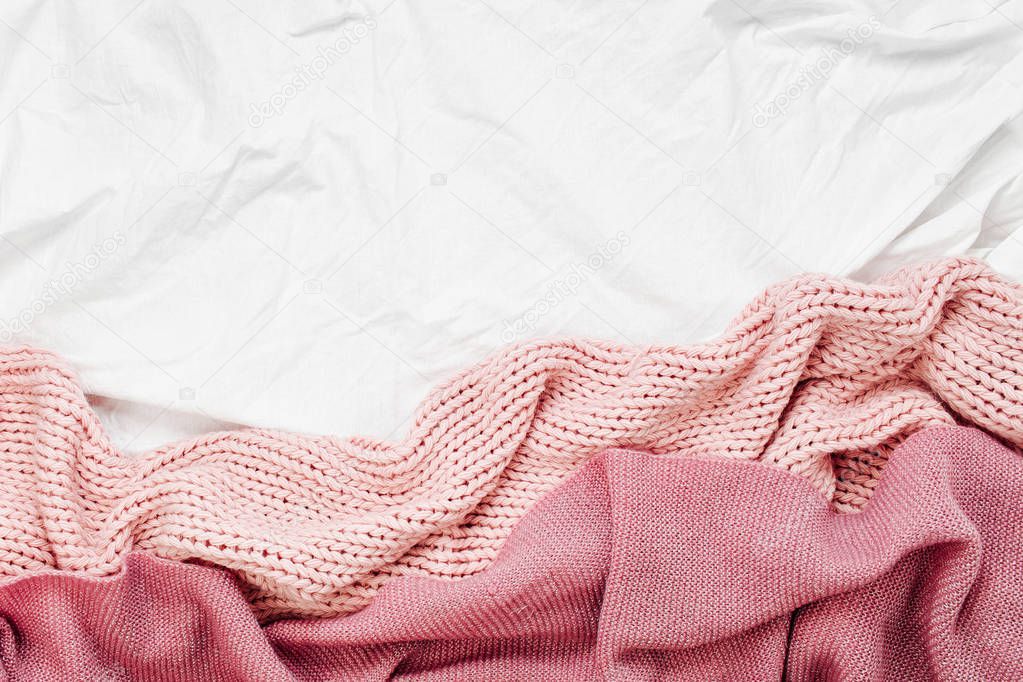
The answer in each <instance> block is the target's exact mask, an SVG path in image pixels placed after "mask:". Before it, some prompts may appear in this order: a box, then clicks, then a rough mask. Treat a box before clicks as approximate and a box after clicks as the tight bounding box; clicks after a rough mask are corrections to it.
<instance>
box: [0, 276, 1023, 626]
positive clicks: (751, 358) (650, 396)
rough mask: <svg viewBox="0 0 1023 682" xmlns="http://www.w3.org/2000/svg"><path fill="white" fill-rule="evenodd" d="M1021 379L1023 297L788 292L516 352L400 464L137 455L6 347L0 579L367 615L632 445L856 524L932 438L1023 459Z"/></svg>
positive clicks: (820, 289) (441, 392)
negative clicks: (704, 336)
mask: <svg viewBox="0 0 1023 682" xmlns="http://www.w3.org/2000/svg"><path fill="white" fill-rule="evenodd" d="M1021 368H1023V292H1021V289H1020V288H1019V287H1018V286H1017V285H1014V284H1011V283H1008V282H1006V281H1004V280H1003V279H1001V278H1000V277H998V276H997V275H996V274H994V273H993V272H991V271H990V270H989V269H987V267H986V266H984V265H983V264H981V263H978V262H974V261H970V260H958V259H957V260H947V261H944V262H940V263H936V264H930V265H925V266H919V267H914V268H910V269H907V270H903V271H901V272H899V273H896V274H895V275H893V276H890V277H889V278H887V279H885V280H883V281H881V282H879V283H877V284H874V285H862V284H857V283H854V282H850V281H844V280H835V279H829V278H826V277H821V276H811V275H808V276H802V277H798V278H795V279H792V280H789V281H787V282H784V283H782V284H780V285H777V286H775V287H772V288H771V289H769V290H768V291H767V292H765V293H764V294H763V295H761V296H760V297H759V298H757V299H756V300H755V301H754V302H753V303H752V304H751V305H750V306H748V307H747V308H746V310H745V311H743V313H742V314H741V315H740V316H739V318H738V319H737V320H736V321H735V322H734V323H733V325H732V326H731V328H730V330H729V331H728V332H727V333H726V334H725V335H724V336H723V337H721V338H720V339H718V340H715V341H713V342H710V343H706V344H702V345H694V346H687V347H673V346H658V347H645V348H629V347H622V346H618V345H613V344H608V343H597V342H583V341H576V340H568V341H553V342H538V343H530V344H526V345H520V346H516V347H512V348H508V349H506V350H504V351H502V352H500V353H497V354H496V355H494V356H492V357H491V358H489V359H487V360H486V361H484V362H482V363H480V364H479V365H477V366H475V367H473V368H471V369H469V370H468V371H466V372H463V373H462V374H461V375H459V376H457V377H455V378H453V379H452V380H450V381H448V382H446V383H444V384H442V385H441V386H439V387H438V388H437V389H435V390H434V391H433V392H432V393H431V394H430V395H429V396H428V397H427V399H426V400H425V401H424V402H423V404H422V405H421V407H420V409H419V412H418V416H417V418H416V421H415V424H414V426H413V428H412V429H411V432H410V433H409V434H408V436H407V437H405V438H404V439H402V440H401V441H399V442H395V443H388V442H380V441H375V440H370V439H366V438H350V439H341V438H333V437H326V436H324V437H314V436H300V435H294V434H289V433H280V432H271V431H266V430H246V431H238V432H227V433H216V434H211V435H209V436H206V437H203V438H199V439H196V440H193V441H189V442H187V443H183V444H179V445H174V446H171V447H165V448H161V449H159V450H156V451H153V452H149V453H146V454H144V455H141V456H138V457H132V458H128V457H125V456H123V455H122V454H120V453H118V452H117V451H116V450H115V449H114V448H113V447H112V445H111V444H110V441H109V439H108V438H107V437H106V435H105V434H104V432H103V429H102V427H101V425H100V424H99V422H98V420H97V419H96V416H95V414H94V413H93V412H92V411H91V409H90V408H89V406H88V404H87V403H86V400H85V397H84V395H83V393H82V391H81V389H80V388H79V387H78V385H77V384H76V383H75V379H74V377H73V375H72V374H71V372H70V371H68V370H67V369H66V368H65V367H64V365H63V364H62V363H61V362H60V361H59V360H58V359H57V358H55V357H53V356H52V355H49V354H47V353H44V352H40V351H35V350H31V349H28V348H14V349H8V350H5V351H3V352H2V353H0V575H5V576H16V575H20V574H25V573H27V572H39V571H46V570H50V569H61V570H66V571H73V572H80V573H82V574H86V575H90V576H104V575H110V574H113V573H115V572H117V571H118V570H119V569H120V568H121V566H122V563H123V561H124V558H125V556H126V555H127V554H128V553H129V552H131V551H132V550H145V551H148V552H151V553H153V554H155V555H158V556H160V557H164V558H170V559H180V560H201V561H204V562H208V563H212V564H217V565H220V566H224V567H227V568H230V569H233V570H234V571H235V572H236V573H237V575H239V576H240V578H241V579H242V581H243V582H244V584H245V585H246V586H247V589H248V590H249V597H250V599H251V601H252V603H253V605H254V607H255V609H256V610H257V612H258V614H259V615H260V616H261V617H263V618H273V617H277V616H281V615H287V614H298V615H329V614H336V613H341V612H347V611H352V610H356V609H359V608H361V607H363V606H364V605H365V604H366V603H367V602H368V601H369V600H370V599H371V598H372V596H373V595H374V594H375V593H376V592H377V590H378V589H379V588H380V587H381V585H383V584H384V583H385V582H387V581H388V580H389V579H390V578H392V577H394V576H399V575H404V576H408V575H419V576H432V577H439V578H457V577H463V576H469V575H473V574H476V573H478V572H479V571H481V570H482V569H483V568H485V567H486V566H487V565H489V564H490V563H491V562H492V561H493V560H494V558H495V556H496V553H497V551H498V549H499V548H500V546H501V544H502V543H503V541H504V540H505V539H506V538H507V536H508V534H509V533H510V531H511V529H512V527H513V526H514V525H515V523H516V522H517V521H518V520H519V519H520V518H521V517H522V516H523V515H524V514H525V513H526V511H528V510H529V509H530V508H531V507H532V506H533V505H534V504H535V503H536V501H537V500H538V499H539V498H540V497H541V496H542V495H544V494H545V493H546V492H548V491H550V490H551V489H552V488H554V487H555V486H557V485H558V484H559V483H561V482H563V481H564V480H565V479H566V478H567V477H568V476H569V475H570V474H572V473H573V472H574V471H576V470H577V469H579V467H580V466H582V465H583V464H584V463H585V462H586V461H587V460H589V459H590V458H591V457H592V456H593V455H595V454H596V453H598V452H600V451H603V450H606V449H607V448H613V447H628V448H633V449H640V450H644V451H647V452H650V453H654V454H665V453H684V454H686V455H690V456H692V455H704V456H715V457H725V458H734V459H744V460H759V461H760V462H763V463H764V464H766V465H769V466H772V467H777V468H780V469H784V470H787V471H790V472H792V473H794V474H796V475H799V476H802V477H804V478H805V479H807V480H808V481H809V482H810V483H811V484H812V485H813V486H814V487H815V488H816V489H817V490H818V491H819V492H820V493H821V494H822V495H823V496H824V497H825V498H826V499H828V500H829V501H830V502H831V503H832V504H833V505H834V507H835V508H836V509H838V510H840V511H847V512H848V511H853V510H856V509H858V508H860V507H861V506H862V505H863V504H864V503H865V502H866V501H867V500H868V499H869V498H870V495H871V491H872V489H873V488H874V486H875V485H876V482H877V479H878V476H879V474H880V471H881V470H882V469H883V467H884V464H885V461H886V459H887V454H888V453H889V452H890V451H891V450H892V448H894V447H895V446H896V445H897V444H898V443H899V442H901V441H902V440H904V439H905V438H906V437H907V436H908V435H910V434H912V433H913V432H915V431H917V430H920V429H921V428H923V427H927V426H933V425H940V424H952V423H953V422H954V420H955V418H956V417H961V418H964V419H966V420H969V421H970V422H973V423H975V424H977V425H978V426H981V427H982V428H985V429H986V430H988V431H989V432H991V433H994V434H996V435H998V436H1000V437H1002V438H1003V439H1005V440H1006V441H1008V442H1011V443H1014V444H1016V445H1020V444H1023V371H1021Z"/></svg>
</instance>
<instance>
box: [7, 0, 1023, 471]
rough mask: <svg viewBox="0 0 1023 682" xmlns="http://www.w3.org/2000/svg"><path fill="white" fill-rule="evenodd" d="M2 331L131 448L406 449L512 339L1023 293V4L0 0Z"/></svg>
mask: <svg viewBox="0 0 1023 682" xmlns="http://www.w3.org/2000/svg"><path fill="white" fill-rule="evenodd" d="M0 20H2V23H0V59H2V72H0V73H2V76H0V117H2V121H0V233H2V240H0V287H2V288H0V291H2V294H0V325H2V326H0V337H2V338H3V339H5V340H6V339H8V338H10V339H13V340H14V341H19V342H21V341H23V342H28V343H32V344H36V345H39V346H42V347H46V348H50V349H53V350H55V351H57V352H59V353H61V354H63V355H64V356H66V357H68V358H69V359H70V361H71V362H72V364H73V365H74V366H75V368H76V369H77V370H78V372H79V373H80V375H81V377H82V379H83V381H84V383H85V384H86V388H87V390H88V392H89V393H90V397H91V399H92V400H93V402H94V404H95V405H96V407H97V409H98V410H99V411H100V414H101V417H102V418H103V419H104V421H105V423H106V425H107V427H108V429H109V430H110V431H111V434H112V435H113V437H114V439H115V441H116V442H117V443H118V444H120V445H121V446H122V447H125V448H126V449H128V450H129V451H135V450H138V449H141V448H144V447H149V446H152V445H154V444H158V443H161V442H164V441H166V440H168V439H170V438H176V437H179V436H182V435H185V434H188V433H195V432H199V431H204V430H207V429H210V428H215V427H218V426H222V425H225V424H251V425H261V426H272V427H282V428H288V429H294V430H301V431H307V432H319V433H338V434H364V435H367V436H376V437H380V438H388V437H391V438H393V437H396V436H397V435H399V434H400V432H401V430H402V429H403V428H405V427H406V426H407V423H408V421H409V418H410V416H411V413H412V411H413V410H414V408H415V406H416V405H417V403H418V402H419V401H420V400H421V398H422V397H423V396H424V395H425V393H426V392H427V390H428V389H429V387H430V386H431V385H432V384H434V383H436V382H437V381H439V380H441V379H443V378H444V377H446V376H448V375H450V374H451V373H452V372H454V371H456V370H458V369H460V368H462V367H463V366H465V365H467V364H470V363H472V362H474V361H476V360H478V359H480V358H481V357H483V356H484V355H486V354H487V353H489V352H491V351H492V350H493V349H494V348H496V347H498V346H500V345H501V344H504V343H508V342H511V341H521V340H525V339H528V338H533V337H546V336H555V335H567V334H572V335H587V336H593V337H601V338H610V339H617V340H620V341H622V342H627V343H640V344H642V343H652V342H658V343H664V342H676V343H683V342H692V341H696V340H700V339H706V338H708V337H711V336H713V335H715V334H717V333H719V332H720V331H721V329H722V328H723V327H724V325H725V324H726V322H727V321H728V320H729V319H730V318H731V317H732V316H733V315H734V314H735V313H736V312H737V311H738V310H739V308H740V307H741V306H742V305H744V304H745V303H746V302H747V300H748V299H749V298H750V297H751V296H753V295H754V294H755V293H756V292H757V291H758V290H760V289H761V288H762V287H764V286H765V285H767V284H770V283H771V282H774V281H776V280H778V279H781V278H783V277H786V276H788V275H791V274H793V273H795V272H798V271H800V270H813V271H824V272H829V273H835V274H851V275H853V276H857V277H861V278H868V277H871V276H874V275H876V274H880V273H882V272H884V271H886V270H888V269H891V268H892V267H898V266H901V265H903V264H906V263H908V262H911V261H915V260H919V259H922V258H930V257H936V256H940V255H947V254H960V253H970V254H974V255H979V256H982V257H985V258H988V259H989V260H990V262H991V263H992V264H994V265H995V267H997V268H999V269H1000V270H1002V271H1003V272H1005V273H1006V274H1008V275H1011V276H1014V277H1017V278H1023V180H1021V179H1020V178H1021V174H1023V153H1021V152H1023V123H1021V121H1020V119H1019V118H1018V117H1019V114H1020V112H1021V111H1023V56H1021V54H1023V2H1020V1H1015V2H1004V3H996V2H993V1H992V2H990V3H988V2H983V1H976V2H970V1H966V2H964V1H962V0H955V1H953V0H946V1H940V2H935V1H934V0H930V1H926V2H925V1H913V0H901V1H900V0H885V1H883V2H880V1H879V2H872V1H871V2H866V1H854V0H835V1H832V2H793V1H785V2H768V1H766V0H758V1H754V0H737V1H732V0H719V1H715V2H705V1H699V2H668V1H666V0H631V1H629V2H623V1H622V0H614V1H612V0H598V1H592V2H586V3H581V2H570V1H567V0H560V1H558V2H550V1H547V2H540V1H539V0H532V1H527V2H512V1H511V0H486V1H485V2H484V1H483V0H462V1H460V2H453V1H449V0H443V1H438V2H405V1H401V0H397V1H392V0H382V1H380V2H377V1H367V2H327V1H325V0H321V1H317V2H303V3H298V2H295V3H287V4H285V3H278V2H270V1H269V0H183V1H181V2H170V1H168V0H141V2H139V0H127V1H125V2H107V3H85V2H77V3H74V2H72V3H68V2H45V1H39V0H32V1H23V0H6V1H5V2H4V3H3V4H2V5H0Z"/></svg>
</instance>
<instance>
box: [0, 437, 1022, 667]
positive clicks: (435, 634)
mask: <svg viewBox="0 0 1023 682" xmlns="http://www.w3.org/2000/svg"><path fill="white" fill-rule="evenodd" d="M1021 498H1023V458H1020V457H1019V454H1018V453H1017V452H1013V451H1011V450H1009V449H1007V448H1006V447H1004V446H1003V445H1001V444H999V443H998V442H996V441H995V440H994V439H993V438H991V437H990V436H988V435H986V434H983V433H981V432H980V431H977V430H975V429H971V428H964V427H938V428H934V429H927V430H925V431H923V432H920V433H918V434H916V435H914V436H913V437H911V438H910V439H909V440H907V442H905V443H903V444H902V445H901V446H899V448H898V449H897V451H896V452H895V454H893V456H892V459H891V464H890V467H889V468H888V470H887V471H886V473H885V476H884V477H883V478H882V480H881V481H880V484H879V486H878V489H877V492H876V495H875V496H874V498H873V499H872V501H871V504H870V505H868V507H867V508H866V509H865V510H864V512H863V513H862V514H839V513H836V512H835V511H834V510H833V509H829V507H828V504H827V502H826V501H825V500H824V499H823V498H822V497H821V496H820V495H819V494H818V493H817V491H816V490H814V489H813V488H811V486H810V485H808V484H807V481H806V480H805V479H804V478H802V477H799V476H793V475H790V474H788V473H786V472H784V471H781V470H778V469H777V468H775V467H767V466H762V465H760V464H758V463H755V462H746V461H736V460H723V459H719V458H718V459H706V458H702V457H688V456H685V455H667V456H663V457H657V456H652V455H648V454H645V453H637V452H629V451H620V450H619V451H611V452H607V453H602V454H599V455H597V456H596V457H594V458H593V459H591V460H590V461H589V462H588V463H587V464H586V465H584V466H583V467H582V469H581V470H580V471H578V472H577V473H576V474H574V475H573V476H572V477H571V478H570V479H569V480H568V481H567V482H566V483H565V484H564V485H563V486H561V487H559V488H558V489H557V490H555V491H554V492H552V494H551V495H549V496H547V497H545V498H544V499H543V500H541V501H540V502H539V503H538V504H537V505H536V506H535V507H534V508H533V509H532V510H531V511H530V512H529V513H527V514H526V515H525V516H524V517H523V519H522V521H521V522H520V523H519V524H518V526H516V528H515V530H514V531H513V532H512V534H511V536H510V537H509V539H508V541H507V542H506V544H505V545H504V547H502V549H501V551H500V552H499V555H498V558H497V559H496V560H495V561H494V563H493V564H492V565H491V566H490V567H488V568H487V569H485V570H483V571H481V572H480V573H479V574H477V575H475V576H470V577H467V578H465V579H463V580H458V581H447V580H438V579H435V578H428V577H409V578H397V579H395V580H392V581H391V582H389V583H388V584H387V585H386V586H384V588H382V589H381V591H380V593H379V594H378V595H377V597H376V598H375V599H374V600H373V602H372V603H371V604H369V605H368V606H367V607H366V608H365V609H363V610H362V611H360V612H358V613H352V614H347V615H343V616H339V617H335V618H332V619H314V618H306V619H295V620H282V621H277V622H274V623H272V624H269V625H267V626H264V627H260V625H259V623H258V622H257V620H256V618H255V616H254V614H253V613H252V612H251V610H250V609H249V605H248V603H247V602H246V600H245V598H244V595H243V593H242V591H241V589H240V588H239V583H238V581H237V580H236V579H234V578H233V576H231V574H230V573H229V572H227V571H225V570H224V569H220V568H216V567H210V566H196V565H189V564H185V563H181V562H172V561H165V560H161V559H157V558H155V557H152V556H151V555H149V554H146V553H143V552H133V553H131V554H129V555H128V557H127V559H126V562H125V568H124V570H123V572H121V573H119V574H117V575H115V576H111V577H107V578H89V577H84V576H81V575H76V574H68V573H56V574H50V575H41V576H32V577H27V578H24V579H22V580H19V581H16V582H14V583H13V584H11V583H9V584H7V585H5V586H0V665H2V667H3V670H2V671H0V672H6V673H7V675H8V676H9V678H10V679H17V680H26V681H27V682H30V681H32V680H40V681H42V680H51V679H58V678H59V679H64V680H97V679H146V680H174V681H175V682H176V681H177V680H224V679H231V680H239V681H241V680H253V681H255V680H258V681H259V682H268V681H274V680H281V681H284V680H289V681H291V680H325V679H332V680H333V679H344V680H386V679H402V680H508V681H512V680H514V681H516V682H517V681H519V680H594V679H613V680H771V679H775V680H776V679H782V678H783V677H784V679H792V680H821V679H828V680H832V679H841V680H899V682H910V681H913V680H921V681H923V680H927V681H930V680H950V681H951V680H955V681H956V682H958V681H960V680H984V681H986V682H988V681H992V682H993V681H998V680H1006V681H1008V680H1018V679H1021V678H1023V575H1021V573H1020V572H1019V570H1018V567H1019V557H1020V556H1021V554H1023V507H1021V506H1020V504H1019V500H1020V499H1021ZM55 632H59V633H60V636H59V637H54V636H53V633H55ZM0 676H2V675H0ZM4 679H7V678H6V677H5V678H4Z"/></svg>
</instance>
